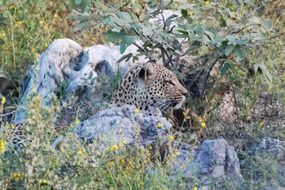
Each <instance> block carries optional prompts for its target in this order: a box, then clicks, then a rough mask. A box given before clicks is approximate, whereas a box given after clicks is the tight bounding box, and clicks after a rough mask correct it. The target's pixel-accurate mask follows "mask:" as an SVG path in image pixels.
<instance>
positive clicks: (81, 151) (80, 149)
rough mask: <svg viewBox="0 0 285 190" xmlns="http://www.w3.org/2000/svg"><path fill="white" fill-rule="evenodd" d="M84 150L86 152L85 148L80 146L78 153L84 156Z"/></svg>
mask: <svg viewBox="0 0 285 190" xmlns="http://www.w3.org/2000/svg"><path fill="white" fill-rule="evenodd" d="M83 152H84V151H83V148H79V150H78V152H77V153H78V155H79V156H82V155H83Z"/></svg>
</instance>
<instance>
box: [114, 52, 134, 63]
mask: <svg viewBox="0 0 285 190" xmlns="http://www.w3.org/2000/svg"><path fill="white" fill-rule="evenodd" d="M132 56H133V53H128V54H126V55H123V56H122V57H121V58H120V59H119V60H118V61H117V63H120V62H121V61H123V60H126V61H129V60H130V58H131V57H132Z"/></svg>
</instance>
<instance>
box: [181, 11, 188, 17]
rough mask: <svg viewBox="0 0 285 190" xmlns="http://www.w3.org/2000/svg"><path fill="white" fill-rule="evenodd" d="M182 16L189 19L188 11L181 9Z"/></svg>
mask: <svg viewBox="0 0 285 190" xmlns="http://www.w3.org/2000/svg"><path fill="white" fill-rule="evenodd" d="M181 15H182V16H183V17H188V13H187V10H185V9H181Z"/></svg>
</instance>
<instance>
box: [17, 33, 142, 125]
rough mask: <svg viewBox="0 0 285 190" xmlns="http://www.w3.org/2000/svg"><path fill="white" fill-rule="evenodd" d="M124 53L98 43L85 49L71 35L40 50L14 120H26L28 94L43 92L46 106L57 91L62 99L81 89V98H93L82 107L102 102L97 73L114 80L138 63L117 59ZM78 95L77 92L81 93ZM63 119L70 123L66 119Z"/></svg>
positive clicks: (65, 99)
mask: <svg viewBox="0 0 285 190" xmlns="http://www.w3.org/2000/svg"><path fill="white" fill-rule="evenodd" d="M136 51H137V47H135V46H130V47H129V48H127V50H126V53H130V52H132V53H133V54H136V53H137V52H136ZM122 56H123V55H122V54H121V53H120V51H119V46H114V45H96V46H92V47H88V48H85V49H83V48H82V47H81V46H80V45H79V44H77V43H76V42H74V41H72V40H70V39H66V38H65V39H58V40H55V41H54V42H52V43H51V44H50V46H49V47H48V49H47V50H46V51H45V52H44V53H42V54H41V57H40V60H39V62H38V63H37V64H35V65H33V66H32V67H31V68H30V70H29V71H28V72H27V74H26V77H25V80H24V84H23V92H24V93H23V96H22V97H21V98H20V100H19V105H20V106H18V108H17V111H16V114H15V119H14V121H13V122H14V124H16V125H17V124H20V123H23V122H24V121H25V120H26V117H27V110H26V108H25V107H26V106H27V102H28V99H29V97H31V96H32V95H33V94H39V95H40V96H42V98H43V100H44V101H43V104H44V106H50V105H52V97H54V96H55V95H57V96H58V97H59V99H60V100H62V101H68V99H70V97H72V96H73V95H75V94H76V93H77V92H80V93H79V94H80V96H81V100H82V99H84V100H86V98H84V97H89V98H88V99H89V100H90V101H91V102H85V104H88V105H89V106H84V105H83V108H85V107H88V109H90V108H92V107H94V104H96V105H97V103H98V101H99V102H100V103H101V102H102V101H103V100H102V93H101V92H102V90H101V89H99V92H94V91H95V90H98V89H95V87H94V85H95V83H96V80H97V79H98V76H102V75H104V76H107V78H110V80H112V79H113V78H114V76H115V75H116V73H117V72H121V74H122V75H124V74H125V73H126V72H127V71H128V70H129V69H130V67H131V66H133V65H134V64H136V63H135V62H133V61H122V62H120V63H117V61H118V60H119V59H120V58H121V57H122ZM139 61H146V59H145V58H143V57H141V58H140V60H139ZM110 86H111V82H110V81H109V82H106V83H105V84H104V87H105V88H106V89H107V91H108V89H109V87H110ZM96 94H98V97H97V96H96ZM76 95H77V96H78V93H77V94H76ZM90 97H92V98H90ZM98 99H100V100H98ZM93 100H94V101H95V102H94V101H93ZM97 100H98V101H97ZM69 107H73V108H76V105H69ZM73 110H74V109H73ZM62 113H65V112H62ZM85 113H90V114H91V115H92V114H93V112H89V110H85ZM68 114H69V113H68ZM70 115H74V114H72V113H71V114H70ZM62 118H64V116H62ZM63 123H64V125H68V123H66V122H63Z"/></svg>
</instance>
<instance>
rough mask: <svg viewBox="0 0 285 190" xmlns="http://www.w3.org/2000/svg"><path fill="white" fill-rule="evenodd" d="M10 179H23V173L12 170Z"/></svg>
mask: <svg viewBox="0 0 285 190" xmlns="http://www.w3.org/2000/svg"><path fill="white" fill-rule="evenodd" d="M12 179H14V180H15V181H20V180H21V179H23V174H21V173H18V172H14V173H12Z"/></svg>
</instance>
